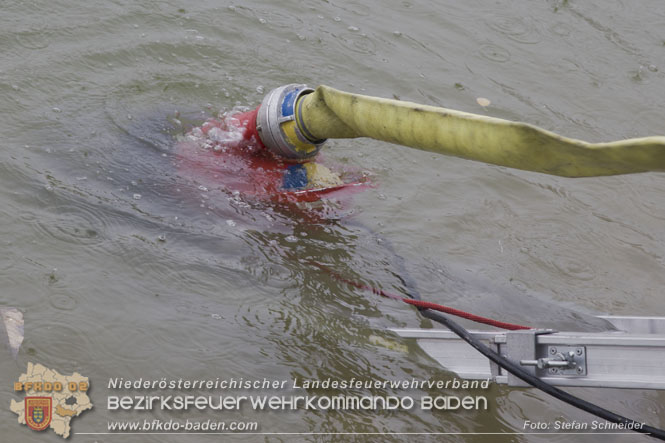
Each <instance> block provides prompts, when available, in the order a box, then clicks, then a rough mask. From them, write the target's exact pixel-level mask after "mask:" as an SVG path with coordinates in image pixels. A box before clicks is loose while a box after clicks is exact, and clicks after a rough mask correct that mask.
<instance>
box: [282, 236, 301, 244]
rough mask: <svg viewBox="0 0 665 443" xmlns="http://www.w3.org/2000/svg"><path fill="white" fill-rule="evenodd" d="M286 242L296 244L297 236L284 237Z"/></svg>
mask: <svg viewBox="0 0 665 443" xmlns="http://www.w3.org/2000/svg"><path fill="white" fill-rule="evenodd" d="M284 240H286V241H287V242H289V243H295V242H297V241H298V239H297V238H296V237H295V235H287V236H286V237H284Z"/></svg>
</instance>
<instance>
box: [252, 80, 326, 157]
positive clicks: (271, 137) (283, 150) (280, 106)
mask: <svg viewBox="0 0 665 443" xmlns="http://www.w3.org/2000/svg"><path fill="white" fill-rule="evenodd" d="M312 92H314V89H312V88H308V87H307V85H300V84H290V85H285V86H280V87H279V88H276V89H273V90H272V91H270V92H269V93H268V94H267V95H266V96H265V98H264V99H263V101H262V102H261V106H260V108H259V113H258V116H257V118H256V129H257V131H258V133H259V137H261V141H262V142H263V144H264V145H265V146H266V147H267V148H268V149H269V150H270V151H272V152H273V153H275V154H277V155H279V156H281V157H285V158H288V159H292V160H305V159H309V158H312V157H314V156H316V154H318V152H319V150H320V149H321V147H322V146H323V143H324V142H325V140H316V139H314V137H308V136H307V135H306V134H307V129H306V128H305V127H304V125H303V124H302V116H301V115H297V114H298V112H300V108H299V107H298V106H297V103H298V100H299V99H300V98H301V97H302V96H304V95H307V94H310V93H312Z"/></svg>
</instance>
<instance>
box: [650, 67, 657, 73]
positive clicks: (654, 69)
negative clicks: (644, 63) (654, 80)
mask: <svg viewBox="0 0 665 443" xmlns="http://www.w3.org/2000/svg"><path fill="white" fill-rule="evenodd" d="M649 71H651V72H658V68H657V67H656V65H649Z"/></svg>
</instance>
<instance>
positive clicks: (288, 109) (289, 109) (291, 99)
mask: <svg viewBox="0 0 665 443" xmlns="http://www.w3.org/2000/svg"><path fill="white" fill-rule="evenodd" d="M298 92H300V89H294V90H293V91H291V92H289V93H288V94H286V95H285V96H284V100H283V101H282V117H288V116H290V115H293V105H295V103H296V95H298Z"/></svg>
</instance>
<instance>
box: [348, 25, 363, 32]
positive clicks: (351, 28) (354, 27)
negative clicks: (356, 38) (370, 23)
mask: <svg viewBox="0 0 665 443" xmlns="http://www.w3.org/2000/svg"><path fill="white" fill-rule="evenodd" d="M346 29H348V30H349V31H351V32H358V31H360V28H358V27H356V26H349V27H348V28H346Z"/></svg>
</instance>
